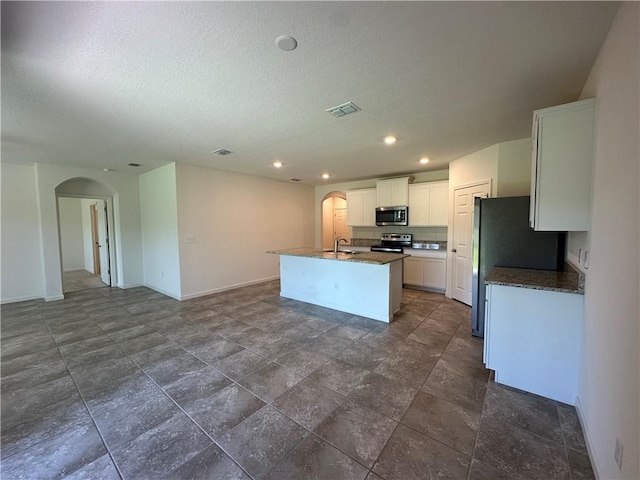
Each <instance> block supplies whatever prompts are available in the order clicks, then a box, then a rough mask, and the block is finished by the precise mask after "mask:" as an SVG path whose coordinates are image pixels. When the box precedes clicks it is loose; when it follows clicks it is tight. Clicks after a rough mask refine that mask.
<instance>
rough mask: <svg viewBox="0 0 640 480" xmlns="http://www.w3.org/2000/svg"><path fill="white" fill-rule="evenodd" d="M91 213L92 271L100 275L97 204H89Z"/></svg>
mask: <svg viewBox="0 0 640 480" xmlns="http://www.w3.org/2000/svg"><path fill="white" fill-rule="evenodd" d="M89 209H90V210H89V211H90V214H91V245H93V273H94V275H100V234H99V233H98V223H99V222H98V205H96V204H95V203H94V204H92V205H89Z"/></svg>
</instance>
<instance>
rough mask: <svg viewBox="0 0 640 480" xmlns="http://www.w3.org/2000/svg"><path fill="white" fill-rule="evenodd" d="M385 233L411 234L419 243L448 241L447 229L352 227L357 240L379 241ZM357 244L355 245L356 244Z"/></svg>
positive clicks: (352, 234)
mask: <svg viewBox="0 0 640 480" xmlns="http://www.w3.org/2000/svg"><path fill="white" fill-rule="evenodd" d="M383 233H411V234H413V240H414V241H416V242H418V241H433V242H446V241H447V227H352V228H351V238H352V239H353V240H355V239H363V240H366V239H377V240H378V241H379V240H380V236H381V235H382V234H383ZM354 244H355V243H354Z"/></svg>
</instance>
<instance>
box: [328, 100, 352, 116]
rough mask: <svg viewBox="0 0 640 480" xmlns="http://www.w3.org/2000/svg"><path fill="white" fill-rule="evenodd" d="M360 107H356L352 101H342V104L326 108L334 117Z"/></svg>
mask: <svg viewBox="0 0 640 480" xmlns="http://www.w3.org/2000/svg"><path fill="white" fill-rule="evenodd" d="M359 111H360V107H358V106H357V105H356V104H355V103H353V102H347V103H343V104H342V105H338V106H337V107H331V108H328V109H327V112H329V113H330V114H331V115H333V116H334V117H344V116H345V115H349V114H350V113H355V112H359Z"/></svg>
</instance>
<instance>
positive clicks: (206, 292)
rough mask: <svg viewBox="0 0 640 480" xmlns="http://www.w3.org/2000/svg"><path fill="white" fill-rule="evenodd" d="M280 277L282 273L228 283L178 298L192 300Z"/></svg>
mask: <svg viewBox="0 0 640 480" xmlns="http://www.w3.org/2000/svg"><path fill="white" fill-rule="evenodd" d="M278 278H280V275H276V276H275V277H267V278H261V279H259V280H251V281H249V282H242V283H236V284H235V285H227V286H224V287H219V288H213V289H211V290H204V291H201V292H196V293H189V294H187V295H181V296H180V298H179V299H178V300H190V299H192V298H197V297H204V296H205V295H212V294H214V293H220V292H226V291H227V290H233V289H234V288H240V287H248V286H250V285H257V284H259V283H265V282H270V281H272V280H277V279H278Z"/></svg>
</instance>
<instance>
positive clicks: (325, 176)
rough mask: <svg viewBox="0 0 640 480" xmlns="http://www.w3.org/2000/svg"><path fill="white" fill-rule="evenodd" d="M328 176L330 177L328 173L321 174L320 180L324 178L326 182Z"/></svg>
mask: <svg viewBox="0 0 640 480" xmlns="http://www.w3.org/2000/svg"><path fill="white" fill-rule="evenodd" d="M330 176H331V175H329V174H328V173H323V174H322V178H324V179H325V180H326V179H327V178H329V177H330Z"/></svg>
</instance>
